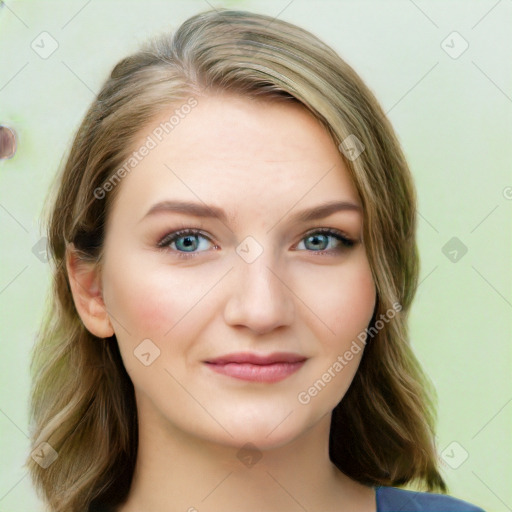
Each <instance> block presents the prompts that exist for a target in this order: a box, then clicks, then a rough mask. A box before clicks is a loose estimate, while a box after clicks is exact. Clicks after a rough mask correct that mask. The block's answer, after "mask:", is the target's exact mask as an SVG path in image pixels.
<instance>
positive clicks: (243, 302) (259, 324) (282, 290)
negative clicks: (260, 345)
mask: <svg viewBox="0 0 512 512" xmlns="http://www.w3.org/2000/svg"><path fill="white" fill-rule="evenodd" d="M268 252H269V253H270V252H271V251H268ZM266 254H267V252H266V251H264V252H263V254H261V255H260V256H259V257H258V258H257V259H256V260H255V261H253V262H252V263H247V262H246V261H243V260H242V259H240V260H238V261H237V263H236V265H235V269H234V271H233V272H231V274H232V275H231V276H229V279H231V283H230V286H229V288H228V289H229V297H228V299H227V302H226V307H225V311H224V318H225V321H226V323H227V324H228V325H231V326H244V327H247V328H248V329H251V330H252V331H254V332H257V333H258V334H265V333H268V332H271V331H272V330H274V329H277V328H278V327H280V326H287V325H290V324H291V323H292V321H293V318H294V314H295V310H294V302H293V292H292V290H291V289H290V286H289V284H288V283H287V282H286V277H285V275H284V272H283V270H282V269H281V267H277V266H276V265H275V262H274V261H273V260H272V258H271V255H269V256H266Z"/></svg>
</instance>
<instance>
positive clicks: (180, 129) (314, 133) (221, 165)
mask: <svg viewBox="0 0 512 512" xmlns="http://www.w3.org/2000/svg"><path fill="white" fill-rule="evenodd" d="M177 109H179V106H178V107H176V106H174V105H173V107H172V108H171V109H170V110H168V111H166V112H162V113H161V115H159V116H158V117H157V118H155V119H154V120H152V122H151V123H149V124H148V125H147V127H145V128H144V129H143V130H141V132H140V134H139V136H138V138H137V140H136V143H135V144H134V151H135V150H136V149H137V148H140V147H141V146H142V145H144V144H145V143H147V142H148V141H149V140H151V141H152V143H151V146H152V148H151V149H150V150H149V152H147V154H146V155H145V156H144V158H142V159H141V160H140V162H138V163H137V165H136V166H135V167H134V168H133V171H131V172H130V173H129V175H128V176H127V177H126V178H124V179H123V184H122V185H123V186H122V188H124V189H125V191H124V192H122V193H121V195H124V196H131V195H133V194H137V197H138V198H139V199H140V198H141V196H142V197H143V199H142V202H143V203H144V205H145V206H148V207H149V206H150V204H149V203H150V202H156V201H161V200H166V199H169V198H170V197H171V198H174V197H180V198H186V199H194V200H197V199H201V200H202V199H205V200H206V198H208V199H210V200H209V201H206V202H209V203H211V202H217V203H218V204H223V205H225V204H226V202H233V211H235V210H237V211H239V212H240V211H241V208H243V206H244V204H245V205H247V206H248V205H249V202H250V203H251V206H252V213H254V214H258V215H261V214H264V213H265V211H268V209H269V208H270V207H271V206H273V205H275V206H277V207H278V206H279V205H281V206H285V205H287V206H288V207H290V205H291V204H293V203H295V202H297V201H298V200H301V197H303V198H304V200H305V201H306V200H307V201H308V202H310V203H311V202H313V201H316V202H324V201H326V200H332V199H340V200H347V201H353V202H356V203H359V201H358V195H357V192H356V189H355V187H354V185H353V183H352V180H351V178H350V175H349V172H348V170H347V168H346V166H345V163H344V161H343V159H342V157H341V155H340V153H339V151H338V148H337V147H336V145H335V144H334V142H333V141H332V139H331V137H330V136H329V133H328V132H327V130H326V129H325V127H324V126H323V125H322V124H321V123H320V121H319V120H317V119H316V118H315V117H314V116H313V115H312V114H311V113H310V112H309V111H308V110H307V109H306V108H305V107H304V106H302V105H300V104H297V103H294V102H274V101H272V102H269V101H264V100H257V101H254V100H252V99H248V98H243V97H240V96H234V95H227V94H219V95H215V96H201V97H198V98H197V105H196V106H195V107H194V108H192V109H191V110H190V111H189V112H188V113H187V114H186V115H182V116H180V117H179V122H178V123H176V122H175V124H173V125H172V129H171V127H170V126H171V125H170V124H169V120H170V118H171V117H172V116H173V114H175V112H176V110H177ZM175 118H176V119H178V118H177V117H176V116H175ZM165 123H168V124H167V125H166V124H165ZM162 127H164V128H165V127H167V133H166V132H165V131H164V132H163V130H162ZM162 132H163V133H162ZM155 134H156V135H155ZM327 196H328V197H327ZM242 198H243V200H242ZM129 199H130V198H129V197H127V198H126V200H127V201H128V200H129ZM276 201H277V204H276ZM235 207H236V208H235ZM226 208H227V209H228V211H229V206H228V207H226Z"/></svg>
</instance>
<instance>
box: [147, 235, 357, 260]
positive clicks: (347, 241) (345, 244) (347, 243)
mask: <svg viewBox="0 0 512 512" xmlns="http://www.w3.org/2000/svg"><path fill="white" fill-rule="evenodd" d="M319 233H320V234H322V235H329V236H332V237H334V238H336V239H337V240H339V241H340V242H341V247H337V248H335V249H326V250H322V251H313V250H310V249H306V251H307V252H311V253H313V254H315V255H333V253H340V252H342V251H343V250H345V249H350V248H352V247H353V246H354V245H355V241H354V240H352V239H351V238H348V237H347V236H346V235H344V234H343V233H342V232H341V231H339V230H337V229H333V228H317V229H314V230H311V231H308V232H307V233H306V234H305V235H304V236H303V237H302V238H301V240H300V242H302V241H303V240H305V239H306V238H308V237H310V236H312V235H316V234H319ZM189 235H192V236H194V235H200V236H202V237H204V238H206V239H207V240H209V241H210V242H211V243H213V242H212V240H211V239H210V237H208V236H207V235H206V234H205V233H203V232H202V231H200V230H198V229H192V228H185V229H180V230H178V231H173V232H171V233H168V234H166V235H165V236H164V237H163V238H162V239H160V241H159V242H158V243H157V247H158V248H159V249H162V250H164V251H167V250H169V245H170V244H171V243H173V242H175V241H176V240H178V239H179V238H182V237H185V236H189ZM214 245H215V244H214ZM215 247H217V246H216V245H215ZM171 250H172V251H173V252H175V253H176V255H177V256H178V257H180V258H185V259H189V258H194V257H195V256H196V255H197V254H200V253H201V252H205V251H199V252H189V253H187V252H183V251H178V250H175V249H171ZM301 250H302V249H301Z"/></svg>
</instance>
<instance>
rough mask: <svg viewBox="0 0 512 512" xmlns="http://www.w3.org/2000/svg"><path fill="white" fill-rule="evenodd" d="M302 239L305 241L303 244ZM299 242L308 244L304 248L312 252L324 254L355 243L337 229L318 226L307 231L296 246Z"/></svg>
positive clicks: (349, 246) (346, 247) (338, 250)
mask: <svg viewBox="0 0 512 512" xmlns="http://www.w3.org/2000/svg"><path fill="white" fill-rule="evenodd" d="M303 241H305V243H304V244H303V243H302V242H303ZM301 244H302V245H303V246H306V245H307V246H309V247H306V249H307V250H310V251H312V252H314V253H318V254H325V253H333V252H340V251H343V250H344V249H349V248H351V247H353V246H354V245H355V242H354V240H352V239H350V238H348V237H347V236H345V235H344V234H343V233H342V232H341V231H338V230H337V229H332V228H319V229H315V230H314V231H310V232H309V233H307V234H306V236H305V237H304V238H303V239H302V240H301V242H300V243H299V244H298V246H297V247H299V246H300V245H301ZM333 244H334V247H333ZM311 248H312V249H311Z"/></svg>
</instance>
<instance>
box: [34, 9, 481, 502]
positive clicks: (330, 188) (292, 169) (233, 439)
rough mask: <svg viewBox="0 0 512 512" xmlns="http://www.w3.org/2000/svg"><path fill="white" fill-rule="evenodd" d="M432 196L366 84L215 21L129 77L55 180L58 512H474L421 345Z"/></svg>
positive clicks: (245, 24)
mask: <svg viewBox="0 0 512 512" xmlns="http://www.w3.org/2000/svg"><path fill="white" fill-rule="evenodd" d="M415 222H416V218H415V192H414V187H413V184H412V180H411V175H410V173H409V170H408V167H407V164H406V162H405V159H404V156H403V154H402V152H401V150H400V147H399V144H398V142H397V139H396V137H395V135H394V133H393V130H392V127H391V126H390V124H389V122H388V121H387V119H386V117H385V115H384V113H383V111H382V109H381V108H380V106H379V105H378V104H377V102H376V100H375V98H374V96H373V95H372V94H371V92H370V91H369V90H368V88H367V87H366V86H365V85H364V84H363V82H362V81H361V79H360V78H359V77H358V75H357V74H356V73H355V72H354V71H353V70H352V69H351V68H350V67H349V66H348V65H347V64H346V63H345V62H344V61H343V60H342V59H341V58H340V57H339V56H338V55H337V54H336V53H335V52H334V51H333V50H332V49H330V48H329V47H328V46H326V45H325V44H323V43H322V42H321V41H319V40H318V39H317V38H316V37H314V36H313V35H311V34H310V33H308V32H307V31H305V30H302V29H300V28H298V27H296V26H294V25H291V24H289V23H286V22H284V21H280V20H277V19H272V18H270V17H267V16H263V15H258V14H253V13H249V12H240V11H229V10H217V11H215V12H214V11H210V12H206V13H202V14H199V15H196V16H194V17H192V18H190V19H189V20H187V21H186V22H185V23H183V25H182V26H181V27H180V28H179V29H178V31H177V32H176V33H175V34H174V36H172V37H170V36H168V35H164V36H161V37H160V38H158V39H156V40H155V41H153V42H152V43H150V44H149V45H148V46H147V47H146V48H144V49H143V50H141V51H140V52H138V53H136V54H135V55H132V56H130V57H128V58H126V59H124V60H122V61H121V62H120V63H119V64H118V65H117V66H116V67H115V68H114V70H113V71H112V74H111V76H110V78H109V79H108V80H107V82H106V83H105V84H104V86H103V88H102V90H101V91H100V93H99V95H98V97H97V99H96V100H95V101H94V102H93V104H92V106H91V108H90V109H89V111H88V112H87V114H86V116H85V119H84V121H83V122H82V125H81V126H80V128H79V130H78V133H77V135H76V137H75V140H74V142H73V145H72V148H71V151H70V154H69V156H68V159H67V162H66V164H65V166H64V168H63V171H62V174H61V176H60V177H59V183H58V190H57V194H56V197H55V200H54V202H53V208H52V211H51V215H50V219H49V237H48V238H49V247H50V253H51V255H52V260H53V261H54V263H55V270H54V272H55V281H54V288H53V291H54V295H53V301H52V302H51V306H50V309H49V313H48V321H47V323H46V324H45V326H44V329H43V330H42V332H41V336H40V339H39V341H38V344H37V346H36V348H35V353H34V360H33V366H34V387H33V395H32V421H33V425H34V428H33V447H34V449H33V451H32V453H31V456H30V457H29V459H28V465H29V468H30V470H31V473H32V476H33V479H34V481H35V484H36V485H37V487H38V489H40V491H41V493H42V496H43V498H44V499H45V500H46V501H47V502H48V504H49V505H50V507H51V510H55V511H59V512H60V511H66V512H69V511H72V512H75V511H77V512H78V511H84V512H85V511H98V510H115V511H117V512H132V511H141V510H144V511H145V512H152V511H155V512H158V511H163V510H165V511H174V510H176V511H178V510H189V511H195V510H199V511H201V510H209V511H220V510H222V511H226V510H237V511H247V512H248V511H269V512H270V511H274V510H275V511H277V510H279V511H280V512H283V511H288V510H290V511H291V510H310V511H312V510H329V511H331V510H332V511H345V510H347V511H348V510H358V511H362V512H375V511H377V512H384V511H391V510H408V511H413V510H414V511H427V510H428V511H429V512H433V511H441V510H443V511H444V510H454V511H468V512H469V511H476V512H478V511H480V512H482V511H481V509H479V508H478V507H476V506H473V505H471V504H469V503H466V502H463V501H461V500H457V499H455V498H452V497H448V496H444V495H442V494H435V493H433V492H413V491H406V490H403V489H398V488H397V487H396V486H401V485H404V484H407V483H415V484H418V485H419V486H422V487H423V488H424V489H425V490H426V491H441V492H446V491H447V487H446V484H445V482H444V480H443V478H442V476H441V474H440V472H439V469H438V460H437V455H436V448H435V443H434V417H435V414H434V409H433V401H432V389H431V388H430V387H429V383H428V380H427V378H426V377H425V376H424V374H423V373H422V371H421V368H420V366H419V364H418V362H417V360H416V358H415V356H414V354H413V353H412V351H411V349H410V347H409V344H408V335H407V315H408V312H409V310H410V306H411V302H412V299H413V297H414V293H415V289H416V286H417V280H418V268H419V264H418V255H417V248H416V241H415Z"/></svg>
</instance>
